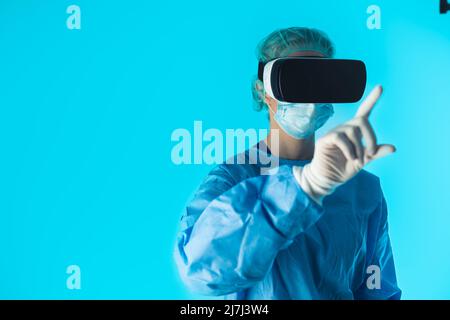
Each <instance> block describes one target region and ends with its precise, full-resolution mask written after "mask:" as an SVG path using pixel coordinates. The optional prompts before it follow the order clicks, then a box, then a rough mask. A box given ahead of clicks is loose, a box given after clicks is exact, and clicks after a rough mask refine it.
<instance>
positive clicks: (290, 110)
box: [271, 102, 334, 139]
mask: <svg viewBox="0 0 450 320" xmlns="http://www.w3.org/2000/svg"><path fill="white" fill-rule="evenodd" d="M271 111H272V110H271ZM272 112H273V111H272ZM333 114H334V110H333V105H332V104H315V103H288V102H278V108H277V112H275V113H274V119H275V121H276V122H277V123H278V124H279V125H280V127H281V129H283V131H284V132H286V133H287V134H288V135H290V136H291V137H293V138H295V139H305V138H308V137H309V136H311V135H312V134H313V133H314V132H315V131H316V130H318V129H319V128H320V127H322V126H323V125H324V124H325V122H327V120H328V119H329V118H330V117H331V116H332V115H333Z"/></svg>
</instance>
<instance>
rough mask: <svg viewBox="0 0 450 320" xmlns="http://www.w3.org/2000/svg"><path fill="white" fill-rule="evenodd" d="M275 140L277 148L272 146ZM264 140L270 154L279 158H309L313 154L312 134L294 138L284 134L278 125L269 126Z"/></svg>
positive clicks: (313, 137) (313, 140)
mask: <svg viewBox="0 0 450 320" xmlns="http://www.w3.org/2000/svg"><path fill="white" fill-rule="evenodd" d="M274 129H276V130H274ZM277 136H278V137H277ZM277 140H278V148H276V146H272V144H273V143H276V141H277ZM265 142H266V144H267V146H268V147H269V149H270V151H271V152H272V154H273V155H275V156H277V157H279V158H283V159H289V160H311V159H312V158H313V155H314V145H315V136H314V134H313V135H311V136H310V137H308V138H306V139H295V138H293V137H291V136H289V135H288V134H286V133H285V132H284V131H283V130H282V129H280V128H279V127H278V126H271V128H270V132H269V135H268V136H267V138H266V139H265ZM277 149H278V150H277Z"/></svg>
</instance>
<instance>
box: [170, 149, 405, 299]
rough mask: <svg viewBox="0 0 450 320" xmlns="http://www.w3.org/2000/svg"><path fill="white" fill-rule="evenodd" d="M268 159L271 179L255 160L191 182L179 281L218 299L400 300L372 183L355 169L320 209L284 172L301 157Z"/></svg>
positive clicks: (178, 252) (380, 201) (382, 209)
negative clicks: (275, 162) (274, 162)
mask: <svg viewBox="0 0 450 320" xmlns="http://www.w3.org/2000/svg"><path fill="white" fill-rule="evenodd" d="M258 146H259V145H258ZM257 150H258V152H260V153H261V152H264V151H263V150H262V148H260V147H257ZM266 150H267V149H266ZM242 156H243V157H244V158H245V159H247V160H249V159H250V157H249V151H247V152H245V153H244V154H243V155H242V154H241V155H240V157H241V161H242ZM266 156H267V155H266ZM236 159H237V157H236ZM272 159H274V158H272ZM277 159H278V161H279V166H278V167H277V169H275V171H274V173H272V174H270V175H267V174H265V175H264V174H263V175H262V174H261V172H262V171H261V167H262V166H263V165H262V164H260V163H259V162H257V163H254V164H250V163H251V161H247V162H246V163H247V164H236V163H235V164H226V163H224V164H221V165H218V166H217V167H215V168H214V169H213V170H212V171H211V172H210V173H209V175H208V176H207V177H206V178H205V180H204V181H203V183H202V184H201V185H200V187H199V189H198V190H197V192H196V193H195V195H194V198H193V199H192V201H190V203H189V204H188V205H187V207H186V210H185V211H184V212H183V214H182V217H181V222H180V230H179V232H178V235H177V244H176V246H175V261H176V264H177V267H178V270H179V273H180V275H181V278H182V280H183V281H184V283H185V284H186V285H187V287H188V288H190V289H191V290H193V291H194V292H197V293H200V294H205V295H215V296H223V297H222V298H225V299H399V298H400V295H401V291H400V289H399V288H398V286H397V281H396V275H395V268H394V261H393V257H392V250H391V245H390V240H389V235H388V223H387V210H386V202H385V199H384V196H383V193H382V191H381V187H380V182H379V179H378V178H377V177H376V176H374V175H373V174H371V173H369V172H367V171H364V170H362V171H360V172H359V173H358V174H357V175H356V176H354V177H353V178H352V179H351V180H349V181H347V182H346V183H345V184H343V185H341V186H340V187H338V188H337V189H336V190H335V191H334V193H332V194H331V195H329V196H327V197H325V198H324V201H323V204H322V206H320V205H318V204H317V203H316V202H314V201H313V200H312V199H311V198H309V196H308V195H307V194H306V193H305V192H304V191H303V190H302V189H301V188H300V186H299V185H298V183H297V182H296V180H295V178H294V176H293V174H292V166H293V165H300V166H303V165H305V164H306V163H307V162H308V161H295V160H285V159H280V158H277ZM249 162H250V163H249ZM241 163H242V162H241ZM369 266H376V268H378V269H377V270H375V271H374V269H373V267H372V269H371V268H370V267H369ZM375 273H378V274H377V275H375ZM372 275H375V276H377V277H378V279H379V282H378V285H377V286H376V287H375V288H374V287H373V285H372V286H370V285H367V283H368V282H370V283H372V284H373V283H374V282H373V281H376V280H374V278H371V279H369V277H370V276H372ZM375 283H376V282H375Z"/></svg>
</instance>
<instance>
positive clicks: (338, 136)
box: [293, 86, 395, 204]
mask: <svg viewBox="0 0 450 320" xmlns="http://www.w3.org/2000/svg"><path fill="white" fill-rule="evenodd" d="M381 93H382V88H381V86H376V87H375V88H374V89H373V90H372V92H371V93H370V94H369V95H368V96H367V98H366V99H365V100H364V101H363V103H362V104H361V106H360V107H359V109H358V111H357V112H356V115H355V117H354V118H353V119H352V120H350V121H348V122H346V123H344V124H343V125H341V126H339V127H337V128H335V129H333V130H332V131H330V132H329V133H327V134H326V135H325V136H323V137H322V138H320V139H319V140H318V141H317V143H316V146H315V150H314V157H313V159H312V161H311V163H309V164H307V165H305V166H304V167H303V168H302V167H298V166H294V167H293V172H294V176H295V178H296V180H297V182H298V183H299V184H300V186H301V188H302V189H303V191H305V192H306V193H307V194H308V195H309V196H311V198H313V199H314V200H315V201H316V202H317V203H319V204H322V200H323V198H324V197H325V196H326V195H328V194H330V193H332V192H333V191H334V189H335V188H336V187H338V186H339V185H341V184H343V183H344V182H346V181H347V180H349V179H350V178H351V177H353V176H354V175H355V174H356V173H358V172H359V171H360V170H361V169H362V168H363V167H364V166H365V165H366V164H367V163H369V162H370V161H372V160H375V159H379V158H382V157H384V156H386V155H388V154H391V153H393V152H395V147H394V146H393V145H390V144H380V145H378V144H377V141H376V136H375V132H374V130H373V128H372V126H371V124H370V123H369V119H368V118H369V115H370V112H371V111H372V109H373V107H374V106H375V103H376V102H377V100H378V99H379V97H380V96H381ZM362 138H364V141H365V144H366V145H365V146H364V145H363V143H362Z"/></svg>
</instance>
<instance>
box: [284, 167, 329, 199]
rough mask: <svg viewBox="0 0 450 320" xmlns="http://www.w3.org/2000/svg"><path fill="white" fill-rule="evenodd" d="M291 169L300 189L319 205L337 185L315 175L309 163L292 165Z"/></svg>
mask: <svg viewBox="0 0 450 320" xmlns="http://www.w3.org/2000/svg"><path fill="white" fill-rule="evenodd" d="M292 170H293V174H294V177H295V179H296V180H297V182H298V184H299V185H300V187H301V188H302V190H303V191H304V192H305V193H307V194H308V195H309V196H310V197H311V198H312V199H313V200H314V201H315V202H317V203H318V204H320V205H322V201H323V198H324V197H325V196H327V195H329V194H331V193H332V192H333V191H334V189H335V188H336V187H337V185H336V183H334V182H332V181H330V180H329V179H326V178H324V177H321V176H320V175H317V174H316V173H315V171H314V170H313V167H312V166H311V164H310V163H309V164H307V165H305V166H304V167H299V166H294V167H293V168H292Z"/></svg>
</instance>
